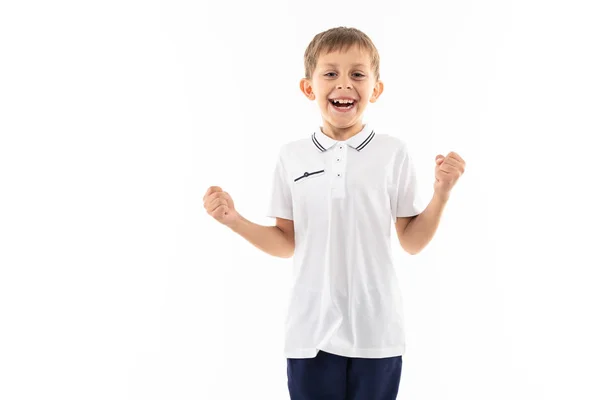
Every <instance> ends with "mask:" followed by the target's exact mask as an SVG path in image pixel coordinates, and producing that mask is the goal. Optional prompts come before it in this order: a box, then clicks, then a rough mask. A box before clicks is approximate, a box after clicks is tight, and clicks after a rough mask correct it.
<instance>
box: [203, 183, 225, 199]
mask: <svg viewBox="0 0 600 400" xmlns="http://www.w3.org/2000/svg"><path fill="white" fill-rule="evenodd" d="M222 191H223V189H221V188H220V187H219V186H211V187H209V188H208V190H207V191H206V193H205V194H204V197H203V198H202V201H206V198H207V197H208V196H210V195H211V194H213V193H218V192H222Z"/></svg>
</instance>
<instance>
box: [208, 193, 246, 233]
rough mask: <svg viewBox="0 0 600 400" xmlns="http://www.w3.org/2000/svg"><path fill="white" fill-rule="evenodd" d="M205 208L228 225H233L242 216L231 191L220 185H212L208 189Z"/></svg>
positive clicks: (212, 215)
mask: <svg viewBox="0 0 600 400" xmlns="http://www.w3.org/2000/svg"><path fill="white" fill-rule="evenodd" d="M204 208H205V209H206V212H207V213H208V214H209V215H210V216H211V217H213V218H214V219H216V220H217V221H219V222H220V223H222V224H223V225H226V226H231V225H232V224H233V223H235V222H236V221H237V220H238V218H240V215H239V214H238V212H237V211H236V210H235V207H234V205H233V199H232V198H231V196H230V195H229V193H227V192H224V191H223V189H221V188H220V187H218V186H211V187H209V188H208V190H207V191H206V194H205V195H204Z"/></svg>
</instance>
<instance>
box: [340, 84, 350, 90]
mask: <svg viewBox="0 0 600 400" xmlns="http://www.w3.org/2000/svg"><path fill="white" fill-rule="evenodd" d="M345 86H346V89H352V85H350V84H349V83H346V85H345ZM343 87H344V85H342V84H341V83H338V84H337V88H338V89H342V88H343Z"/></svg>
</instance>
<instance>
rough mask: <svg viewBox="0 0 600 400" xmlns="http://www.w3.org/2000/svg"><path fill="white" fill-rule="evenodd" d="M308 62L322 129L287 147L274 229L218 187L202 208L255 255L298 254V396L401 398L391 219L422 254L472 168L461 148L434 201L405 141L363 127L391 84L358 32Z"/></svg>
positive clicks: (289, 339)
mask: <svg viewBox="0 0 600 400" xmlns="http://www.w3.org/2000/svg"><path fill="white" fill-rule="evenodd" d="M304 59H305V76H304V78H302V79H301V81H300V89H301V91H302V93H303V94H304V95H305V96H306V97H307V98H308V99H309V100H311V101H316V103H317V105H318V107H319V110H320V113H321V116H322V125H320V126H318V127H315V130H314V132H311V134H310V135H307V137H305V138H302V139H299V140H295V141H293V142H290V143H287V144H286V145H284V146H282V147H281V149H280V152H279V157H278V159H277V164H276V167H275V172H274V175H273V189H272V193H271V200H270V204H269V208H268V216H270V217H273V218H275V219H276V222H275V226H261V225H258V224H254V223H252V222H250V221H248V220H247V219H245V218H244V217H242V216H241V215H240V214H239V213H238V212H237V211H236V210H235V207H234V203H233V200H232V199H231V196H230V195H229V194H228V193H226V192H224V191H223V190H222V189H221V188H219V187H211V188H209V189H208V190H207V192H206V195H205V196H204V207H205V209H206V210H207V212H208V213H209V214H210V215H211V216H213V217H214V218H215V219H216V220H218V221H219V222H221V223H223V224H225V225H226V226H228V227H229V228H231V229H232V230H233V231H234V232H236V233H238V234H240V235H241V236H242V237H244V238H245V239H247V240H248V241H249V242H250V243H252V244H253V245H255V246H256V247H257V248H259V249H261V250H263V251H265V252H267V253H269V254H271V255H274V256H278V257H290V256H292V255H293V256H294V266H293V274H292V276H293V286H292V293H291V296H290V300H289V304H288V314H287V318H286V322H285V328H286V329H285V356H286V358H287V375H288V389H289V393H290V397H291V399H292V400H318V399H327V400H336V399H340V400H342V399H353V400H367V399H368V400H392V399H396V396H397V393H398V388H399V383H400V375H401V370H402V354H404V351H405V343H404V326H403V313H402V296H401V292H400V288H399V285H398V281H397V277H396V274H395V270H394V265H393V261H392V254H391V243H390V231H391V223H392V222H393V223H394V224H395V231H396V236H397V238H398V241H399V243H400V245H401V247H402V248H403V249H404V250H405V251H407V252H408V253H410V254H417V253H419V252H420V251H421V250H422V249H423V248H424V247H425V246H426V245H427V244H428V243H429V242H430V241H431V239H432V238H433V235H434V233H435V231H436V230H437V227H438V224H439V221H440V217H441V214H442V211H443V209H444V207H445V205H446V203H447V201H448V199H449V195H450V191H451V189H452V187H453V186H454V184H455V183H456V181H457V179H458V178H459V177H460V176H461V175H462V173H463V172H464V167H465V163H464V160H462V158H461V157H460V156H459V155H458V154H456V153H454V152H451V153H449V154H448V155H447V156H446V157H444V156H442V155H438V156H437V157H436V159H435V181H434V195H433V197H432V199H431V201H430V202H429V204H428V205H427V206H425V205H424V204H423V203H422V201H421V199H420V197H419V194H418V189H417V182H416V172H415V168H414V165H413V161H412V158H411V154H410V152H409V151H408V148H407V146H406V143H405V142H404V141H402V140H401V139H399V138H397V137H395V136H392V135H389V134H386V133H380V132H379V131H377V132H376V131H375V128H374V127H373V126H371V125H370V124H365V123H363V121H362V116H363V114H364V112H365V110H366V108H367V106H368V105H369V104H370V103H375V102H376V101H377V99H378V98H379V96H380V95H381V94H382V92H383V88H384V86H383V83H382V82H381V80H380V76H379V54H378V52H377V49H376V48H375V46H374V45H373V43H372V41H371V40H370V39H369V38H368V37H367V36H366V35H365V34H364V33H363V32H361V31H359V30H358V29H354V28H345V27H340V28H334V29H330V30H327V31H325V32H321V33H319V34H318V35H316V36H315V37H314V38H313V40H312V41H311V43H310V44H309V46H308V47H307V49H306V52H305V58H304Z"/></svg>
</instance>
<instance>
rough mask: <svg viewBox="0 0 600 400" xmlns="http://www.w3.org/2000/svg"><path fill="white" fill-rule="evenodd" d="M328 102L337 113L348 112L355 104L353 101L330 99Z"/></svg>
mask: <svg viewBox="0 0 600 400" xmlns="http://www.w3.org/2000/svg"><path fill="white" fill-rule="evenodd" d="M329 102H330V103H331V105H332V106H333V108H335V109H336V110H338V111H348V110H350V109H352V108H354V107H355V104H356V102H355V101H354V100H336V99H330V100H329Z"/></svg>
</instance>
